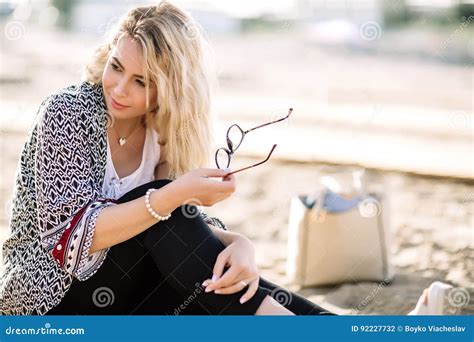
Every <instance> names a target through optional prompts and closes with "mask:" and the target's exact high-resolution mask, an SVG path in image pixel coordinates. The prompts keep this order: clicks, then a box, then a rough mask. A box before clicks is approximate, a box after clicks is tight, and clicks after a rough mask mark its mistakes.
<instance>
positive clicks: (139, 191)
mask: <svg viewBox="0 0 474 342" xmlns="http://www.w3.org/2000/svg"><path fill="white" fill-rule="evenodd" d="M171 182H172V180H170V179H158V180H153V181H151V182H148V183H146V184H142V185H140V186H138V187H136V188H134V189H132V190H130V191H129V192H127V193H126V194H124V195H123V196H122V197H120V198H119V199H118V202H119V203H124V202H128V201H131V200H134V199H136V198H139V197H141V196H145V194H146V192H147V190H148V189H150V188H154V189H159V188H161V187H163V186H165V185H166V184H169V183H171Z"/></svg>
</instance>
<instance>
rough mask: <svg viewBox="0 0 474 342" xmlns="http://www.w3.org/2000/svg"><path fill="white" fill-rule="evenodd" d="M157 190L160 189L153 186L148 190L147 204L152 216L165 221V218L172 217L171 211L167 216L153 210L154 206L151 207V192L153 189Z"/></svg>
mask: <svg viewBox="0 0 474 342" xmlns="http://www.w3.org/2000/svg"><path fill="white" fill-rule="evenodd" d="M156 190H158V189H153V188H151V189H148V191H147V192H146V195H145V205H146V208H147V210H148V212H149V213H150V215H151V216H153V217H154V218H156V219H157V220H158V221H165V220H167V219H169V218H170V217H171V213H169V214H168V215H166V216H161V215H159V214H158V213H157V212H156V211H154V210H153V208H152V207H151V204H150V194H151V193H152V192H153V191H156Z"/></svg>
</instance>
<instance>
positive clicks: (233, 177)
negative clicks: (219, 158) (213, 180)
mask: <svg viewBox="0 0 474 342" xmlns="http://www.w3.org/2000/svg"><path fill="white" fill-rule="evenodd" d="M230 172H232V171H230V170H229V173H230ZM229 173H227V175H226V176H224V178H223V180H224V181H226V182H227V181H233V182H235V176H234V174H229Z"/></svg>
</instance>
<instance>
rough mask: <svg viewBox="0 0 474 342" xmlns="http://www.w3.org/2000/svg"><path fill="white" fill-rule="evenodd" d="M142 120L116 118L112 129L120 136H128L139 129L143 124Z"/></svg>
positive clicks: (139, 118)
mask: <svg viewBox="0 0 474 342" xmlns="http://www.w3.org/2000/svg"><path fill="white" fill-rule="evenodd" d="M141 121H142V118H141V117H138V118H131V119H117V118H115V121H114V126H113V127H112V129H115V130H116V131H117V132H118V134H121V135H124V136H125V135H127V134H130V133H132V130H136V129H138V126H139V125H140V124H141Z"/></svg>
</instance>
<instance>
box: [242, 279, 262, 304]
mask: <svg viewBox="0 0 474 342" xmlns="http://www.w3.org/2000/svg"><path fill="white" fill-rule="evenodd" d="M259 280H260V279H259V278H257V279H255V280H253V281H251V282H250V283H249V288H248V289H247V291H246V292H245V293H244V295H243V296H242V297H240V304H244V303H245V302H246V301H248V300H249V299H250V298H252V297H253V296H254V295H255V293H257V289H258V283H259Z"/></svg>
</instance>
